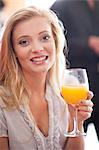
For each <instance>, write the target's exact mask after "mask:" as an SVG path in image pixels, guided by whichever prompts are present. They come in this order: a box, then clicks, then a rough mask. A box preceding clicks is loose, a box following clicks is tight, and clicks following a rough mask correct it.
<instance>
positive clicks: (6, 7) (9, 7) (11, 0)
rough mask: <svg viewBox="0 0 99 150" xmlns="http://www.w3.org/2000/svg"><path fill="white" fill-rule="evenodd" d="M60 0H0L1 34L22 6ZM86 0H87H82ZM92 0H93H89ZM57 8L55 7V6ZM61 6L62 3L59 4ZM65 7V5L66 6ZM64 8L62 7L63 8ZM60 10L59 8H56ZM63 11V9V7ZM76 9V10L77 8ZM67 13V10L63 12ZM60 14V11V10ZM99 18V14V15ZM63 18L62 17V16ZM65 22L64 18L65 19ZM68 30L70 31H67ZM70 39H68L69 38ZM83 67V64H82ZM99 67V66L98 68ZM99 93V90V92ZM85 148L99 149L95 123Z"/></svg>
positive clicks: (53, 2) (42, 4)
mask: <svg viewBox="0 0 99 150" xmlns="http://www.w3.org/2000/svg"><path fill="white" fill-rule="evenodd" d="M58 1H60V3H61V1H62V0H0V36H1V32H2V27H3V24H4V22H5V20H6V19H8V17H9V16H10V15H11V14H12V13H13V12H15V11H16V10H18V9H20V8H24V7H26V6H31V5H36V6H40V7H42V8H43V7H44V8H50V7H51V8H53V5H54V4H55V3H57V2H58ZM64 1H73V2H74V1H75V2H77V1H80V0H64ZM82 1H86V0H82ZM89 1H92V0H89ZM96 1H99V0H96ZM54 8H55V7H54ZM59 8H60V5H59ZM64 8H65V6H64ZM61 9H62V8H61ZM56 11H57V12H58V10H56ZM62 11H63V9H62ZM75 11H76V10H75ZM63 13H64V15H65V12H63ZM58 15H59V12H58ZM98 18H99V15H98ZM60 19H61V18H60ZM63 22H64V20H63ZM67 32H68V31H67ZM67 40H68V39H67ZM82 67H83V66H82ZM98 69H99V68H98ZM98 93H99V92H98ZM85 143H86V145H85V150H94V149H96V150H99V142H98V137H97V134H96V129H95V126H94V124H93V123H89V124H88V128H87V136H86V137H85Z"/></svg>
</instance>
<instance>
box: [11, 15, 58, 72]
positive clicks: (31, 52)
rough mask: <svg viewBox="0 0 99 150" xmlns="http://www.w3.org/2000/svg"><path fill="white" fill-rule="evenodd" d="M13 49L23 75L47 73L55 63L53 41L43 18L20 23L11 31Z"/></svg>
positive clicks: (46, 22)
mask: <svg viewBox="0 0 99 150" xmlns="http://www.w3.org/2000/svg"><path fill="white" fill-rule="evenodd" d="M12 40H13V47H14V50H15V53H16V57H17V59H18V60H19V63H20V65H21V68H22V71H23V72H24V73H31V72H35V73H41V72H47V71H48V70H49V69H50V68H51V67H52V65H53V64H54V62H55V55H56V50H55V41H54V37H53V33H52V29H51V25H50V24H49V23H48V21H47V19H46V18H44V17H33V18H32V19H30V20H27V21H23V22H20V23H19V24H17V25H16V26H15V28H14V31H13V39H12Z"/></svg>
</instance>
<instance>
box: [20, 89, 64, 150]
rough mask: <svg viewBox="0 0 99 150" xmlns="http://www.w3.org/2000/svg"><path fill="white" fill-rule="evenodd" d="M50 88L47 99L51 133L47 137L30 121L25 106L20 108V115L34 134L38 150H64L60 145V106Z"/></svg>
mask: <svg viewBox="0 0 99 150" xmlns="http://www.w3.org/2000/svg"><path fill="white" fill-rule="evenodd" d="M49 88H50V87H48V89H47V94H46V99H47V102H48V106H49V107H48V108H49V132H48V136H47V137H45V136H44V135H43V133H42V132H41V131H40V130H39V129H38V127H37V126H36V124H35V123H34V122H33V120H31V119H30V117H29V116H28V114H27V111H26V108H25V107H24V106H23V105H22V106H21V107H20V113H21V114H22V116H23V118H24V120H25V122H26V123H27V124H28V126H29V127H30V129H31V131H32V132H33V137H34V139H35V142H36V143H37V149H38V150H41V149H42V150H46V149H47V150H62V148H61V146H60V143H59V138H60V131H59V119H58V116H59V105H58V102H57V103H56V102H55V101H56V100H55V95H54V94H53V93H52V91H51V89H49Z"/></svg>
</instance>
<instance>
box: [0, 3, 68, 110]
mask: <svg viewBox="0 0 99 150" xmlns="http://www.w3.org/2000/svg"><path fill="white" fill-rule="evenodd" d="M35 16H40V17H46V18H47V19H48V21H49V23H50V25H51V29H52V32H53V35H54V40H55V46H56V62H55V63H54V65H53V66H52V67H51V68H50V70H49V71H48V75H47V81H48V82H49V83H50V85H51V87H52V88H53V90H54V91H55V93H56V94H59V92H60V86H61V81H62V73H63V71H64V69H65V68H66V66H65V64H66V63H65V57H64V54H63V50H64V46H66V41H65V36H64V33H63V29H62V27H61V23H60V21H59V19H58V17H57V15H56V14H55V13H54V12H53V11H51V10H50V9H41V8H37V7H34V6H32V7H27V8H23V9H21V10H18V11H17V12H15V13H14V14H13V15H12V16H10V18H9V19H8V21H7V22H6V24H5V25H4V30H3V35H2V44H1V54H0V59H1V60H0V97H1V99H2V100H3V101H4V103H5V104H6V106H7V107H14V106H15V107H17V106H19V105H20V104H21V103H22V102H26V101H27V100H29V93H28V90H27V89H26V86H25V79H24V76H23V73H22V70H21V67H20V63H19V62H18V60H17V58H16V56H15V52H14V48H13V43H12V34H13V30H14V28H15V26H16V25H17V24H18V23H20V22H23V21H25V20H29V19H31V18H33V17H35Z"/></svg>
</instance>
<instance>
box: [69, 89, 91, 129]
mask: <svg viewBox="0 0 99 150" xmlns="http://www.w3.org/2000/svg"><path fill="white" fill-rule="evenodd" d="M92 97H93V93H92V92H91V91H89V92H88V96H87V99H86V100H82V101H81V102H80V103H79V105H77V106H72V105H69V111H70V126H69V130H72V129H73V120H74V117H75V107H76V108H77V110H78V115H77V117H78V128H79V130H83V123H84V121H85V120H86V119H88V118H90V117H91V113H92V111H93V102H92V101H91V99H92Z"/></svg>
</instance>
